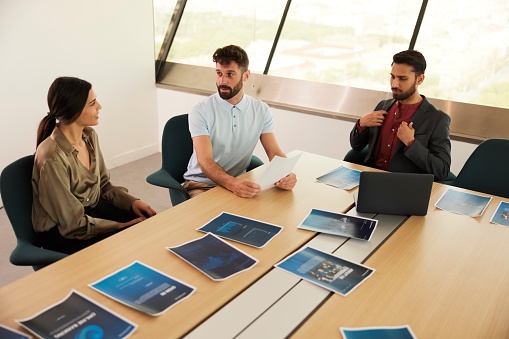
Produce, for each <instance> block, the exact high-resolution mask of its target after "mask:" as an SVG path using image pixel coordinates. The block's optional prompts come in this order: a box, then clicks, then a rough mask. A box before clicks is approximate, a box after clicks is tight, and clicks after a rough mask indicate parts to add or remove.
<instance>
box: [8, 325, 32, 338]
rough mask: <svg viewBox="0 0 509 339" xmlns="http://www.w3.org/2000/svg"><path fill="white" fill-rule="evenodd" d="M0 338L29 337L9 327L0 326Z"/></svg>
mask: <svg viewBox="0 0 509 339" xmlns="http://www.w3.org/2000/svg"><path fill="white" fill-rule="evenodd" d="M0 338H2V339H30V338H31V337H30V336H28V335H26V334H24V333H21V332H19V331H16V330H15V329H12V328H10V327H7V326H4V325H2V324H0Z"/></svg>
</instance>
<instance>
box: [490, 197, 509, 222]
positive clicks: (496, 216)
mask: <svg viewBox="0 0 509 339" xmlns="http://www.w3.org/2000/svg"><path fill="white" fill-rule="evenodd" d="M490 221H491V222H492V223H495V224H499V225H502V226H509V202H506V201H501V202H500V204H498V207H497V210H496V211H495V213H493V216H492V217H491V220H490Z"/></svg>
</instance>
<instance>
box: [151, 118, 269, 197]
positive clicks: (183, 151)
mask: <svg viewBox="0 0 509 339" xmlns="http://www.w3.org/2000/svg"><path fill="white" fill-rule="evenodd" d="M187 116H188V115H187V114H182V115H177V116H174V117H172V118H170V119H169V120H168V121H167V122H166V125H165V126H164V130H163V138H162V144H161V151H162V166H161V169H160V170H158V171H156V172H154V173H152V174H150V175H149V176H147V182H148V183H150V184H152V185H155V186H160V187H166V188H168V189H169V192H170V200H171V203H172V205H173V206H176V205H178V204H180V203H181V202H184V201H186V200H187V199H189V198H190V197H189V193H187V190H186V189H185V188H184V187H182V183H183V182H184V173H185V172H186V171H187V165H188V163H189V159H190V158H191V155H192V154H193V140H192V139H191V134H190V133H189V122H188V119H187ZM260 165H263V162H262V161H261V160H260V159H259V158H258V157H257V156H255V155H253V156H252V158H251V163H250V164H249V167H248V168H247V170H248V171H250V170H252V169H254V168H256V167H258V166H260Z"/></svg>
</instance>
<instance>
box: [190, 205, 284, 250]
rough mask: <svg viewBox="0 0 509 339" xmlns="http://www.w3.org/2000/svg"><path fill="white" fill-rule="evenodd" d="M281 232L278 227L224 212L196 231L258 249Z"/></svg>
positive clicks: (280, 228)
mask: <svg viewBox="0 0 509 339" xmlns="http://www.w3.org/2000/svg"><path fill="white" fill-rule="evenodd" d="M281 230H282V227H280V226H275V225H271V224H267V223H264V222H261V221H258V220H253V219H249V218H244V217H241V216H238V215H234V214H230V213H226V212H223V213H221V214H220V215H219V216H217V217H216V218H214V219H212V220H211V221H209V222H208V223H207V224H205V225H204V226H203V227H201V228H199V229H198V231H202V232H205V233H208V232H210V233H214V234H215V235H218V236H220V237H223V238H226V239H230V240H233V241H237V242H240V243H243V244H246V245H250V246H254V247H258V248H261V247H264V246H265V245H267V243H268V242H269V241H270V240H272V238H274V237H275V236H276V235H277V234H278V233H279V232H281Z"/></svg>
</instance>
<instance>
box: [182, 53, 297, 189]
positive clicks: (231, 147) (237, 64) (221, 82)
mask: <svg viewBox="0 0 509 339" xmlns="http://www.w3.org/2000/svg"><path fill="white" fill-rule="evenodd" d="M212 59H213V61H214V62H215V63H216V86H217V93H215V94H213V95H211V96H210V97H208V98H207V99H205V100H204V101H202V102H200V103H199V104H197V105H196V106H195V107H194V108H193V109H192V110H191V112H190V113H189V131H190V132H191V137H192V138H193V146H194V147H193V148H194V149H193V155H192V156H191V159H190V160H189V165H188V167H187V172H186V173H185V174H184V179H185V180H186V181H185V182H184V184H183V186H184V187H185V188H186V189H187V191H188V192H189V195H190V196H191V197H193V196H195V195H197V194H199V193H202V192H204V191H206V190H208V189H210V188H213V187H215V186H216V185H220V186H222V187H224V188H226V189H228V190H230V191H232V192H233V193H235V194H236V195H238V196H239V197H244V198H248V197H253V196H255V195H256V194H258V193H259V192H260V191H261V189H260V185H258V184H256V183H255V182H252V181H249V180H247V179H237V178H236V177H237V176H238V175H240V174H242V173H244V172H245V171H246V168H247V167H248V165H249V163H250V161H251V155H252V154H253V150H254V148H255V146H256V144H257V143H258V140H260V142H261V143H262V146H263V148H264V149H265V152H266V153H267V157H268V158H269V160H272V159H273V158H274V157H275V156H276V155H277V156H280V157H286V155H285V154H284V153H283V151H282V150H281V148H280V147H279V145H278V143H277V140H276V137H275V135H274V122H273V120H272V113H271V112H270V110H269V107H268V106H267V104H265V103H263V102H261V101H260V100H258V99H254V98H253V97H250V96H249V95H247V94H245V93H244V91H243V90H242V88H243V85H244V82H245V81H246V80H247V79H248V78H249V75H250V72H249V70H248V68H249V58H248V56H247V53H246V52H245V51H244V50H243V49H242V48H240V47H238V46H234V45H229V46H225V47H223V48H219V49H217V50H216V52H215V53H214V55H213V57H212ZM296 183H297V177H296V176H295V174H293V173H292V174H290V175H288V176H287V177H285V178H283V179H281V180H279V181H278V182H277V183H276V187H278V188H281V189H284V190H291V189H292V188H293V187H294V186H295V184H296Z"/></svg>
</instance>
